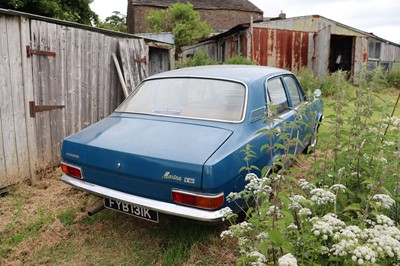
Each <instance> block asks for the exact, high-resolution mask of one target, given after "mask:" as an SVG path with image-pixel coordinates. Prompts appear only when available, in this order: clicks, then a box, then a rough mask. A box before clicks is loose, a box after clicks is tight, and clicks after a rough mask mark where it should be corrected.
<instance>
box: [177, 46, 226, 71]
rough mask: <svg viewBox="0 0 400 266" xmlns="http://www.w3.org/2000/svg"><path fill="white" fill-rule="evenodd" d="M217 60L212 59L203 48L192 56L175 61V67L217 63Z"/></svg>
mask: <svg viewBox="0 0 400 266" xmlns="http://www.w3.org/2000/svg"><path fill="white" fill-rule="evenodd" d="M218 64H219V62H217V61H214V60H212V59H211V58H210V57H209V56H208V54H207V52H206V51H205V50H198V51H197V52H196V53H195V54H194V55H193V56H192V57H190V58H188V59H186V60H179V61H177V62H176V64H175V65H176V68H184V67H194V66H206V65H218Z"/></svg>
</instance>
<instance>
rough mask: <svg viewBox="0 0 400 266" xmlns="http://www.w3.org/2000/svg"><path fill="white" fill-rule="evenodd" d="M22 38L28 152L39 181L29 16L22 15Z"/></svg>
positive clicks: (32, 173) (30, 165) (33, 173)
mask: <svg viewBox="0 0 400 266" xmlns="http://www.w3.org/2000/svg"><path fill="white" fill-rule="evenodd" d="M20 39H21V66H22V77H21V79H22V82H23V87H24V104H25V109H24V112H25V121H26V134H27V144H28V147H27V150H26V151H24V152H26V153H27V155H28V157H29V159H28V161H29V172H30V177H31V179H32V180H33V181H37V174H36V165H37V144H36V126H35V120H34V119H33V118H32V117H30V113H29V101H32V100H34V99H35V98H34V92H33V83H32V61H31V58H28V56H27V52H26V45H30V44H31V43H30V42H31V41H30V21H29V19H28V18H25V17H20ZM0 187H1V184H0Z"/></svg>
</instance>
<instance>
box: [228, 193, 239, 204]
mask: <svg viewBox="0 0 400 266" xmlns="http://www.w3.org/2000/svg"><path fill="white" fill-rule="evenodd" d="M240 198H241V195H240V194H239V193H237V192H231V193H229V195H228V196H227V197H226V200H227V201H228V202H234V201H236V200H238V199H240Z"/></svg>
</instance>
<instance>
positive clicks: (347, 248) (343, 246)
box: [330, 239, 358, 257]
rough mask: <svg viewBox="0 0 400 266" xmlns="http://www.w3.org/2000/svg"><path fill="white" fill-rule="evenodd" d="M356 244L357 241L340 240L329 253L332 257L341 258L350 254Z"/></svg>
mask: <svg viewBox="0 0 400 266" xmlns="http://www.w3.org/2000/svg"><path fill="white" fill-rule="evenodd" d="M357 244H358V241H357V239H342V240H340V241H339V242H338V243H336V244H333V245H332V248H331V250H330V251H331V253H332V255H334V256H339V257H343V256H346V255H347V254H348V253H349V252H351V251H352V250H353V249H354V247H355V246H357Z"/></svg>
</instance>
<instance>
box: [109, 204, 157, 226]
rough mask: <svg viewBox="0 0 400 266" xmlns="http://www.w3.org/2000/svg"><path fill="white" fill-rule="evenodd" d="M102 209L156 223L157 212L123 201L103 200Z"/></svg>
mask: <svg viewBox="0 0 400 266" xmlns="http://www.w3.org/2000/svg"><path fill="white" fill-rule="evenodd" d="M104 207H106V208H108V209H112V210H116V211H119V212H122V213H126V214H129V215H132V216H135V217H138V218H141V219H145V220H148V221H151V222H155V223H158V212H157V211H153V210H150V209H147V208H144V207H141V206H136V205H134V204H130V203H126V202H123V201H119V200H115V199H109V198H104Z"/></svg>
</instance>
